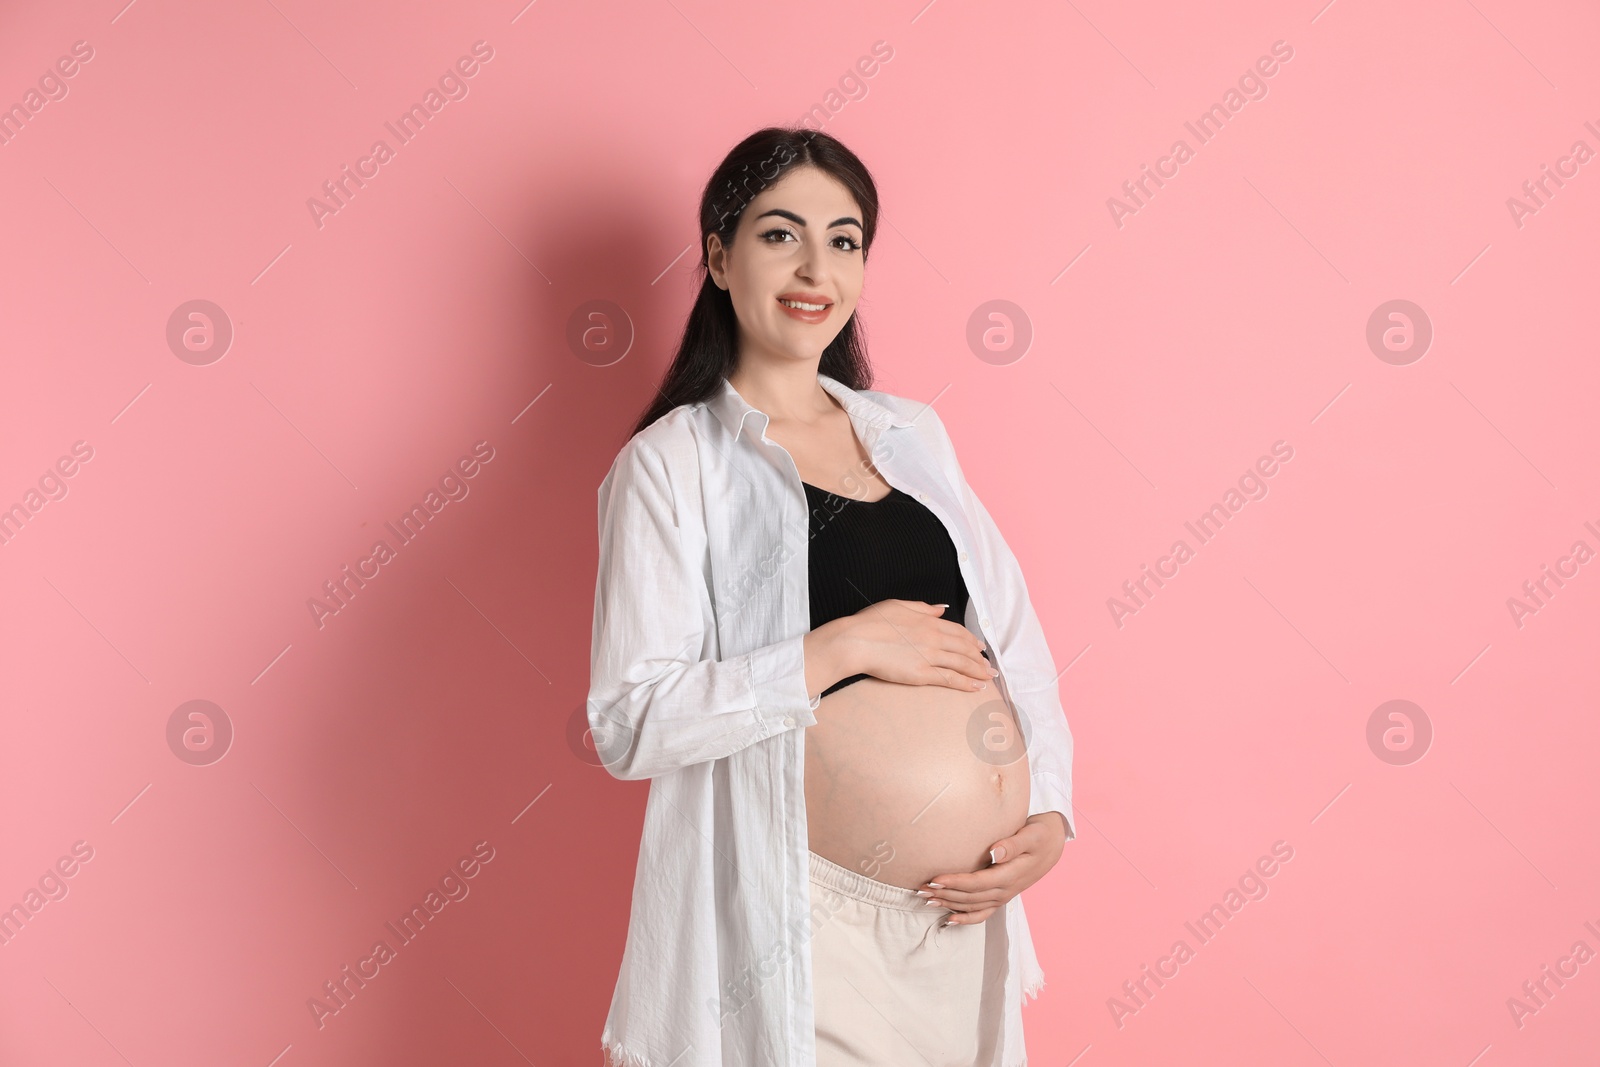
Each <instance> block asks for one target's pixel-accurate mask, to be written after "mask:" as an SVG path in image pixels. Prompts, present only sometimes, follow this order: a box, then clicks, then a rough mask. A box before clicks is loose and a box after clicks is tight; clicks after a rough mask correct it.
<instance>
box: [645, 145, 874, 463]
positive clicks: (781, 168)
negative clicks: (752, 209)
mask: <svg viewBox="0 0 1600 1067" xmlns="http://www.w3.org/2000/svg"><path fill="white" fill-rule="evenodd" d="M806 164H810V165H811V166H814V167H817V168H818V169H820V170H822V171H823V172H825V173H827V174H829V175H831V176H832V177H834V178H835V179H837V180H838V181H839V182H840V184H842V185H843V186H844V187H845V188H846V189H848V190H849V191H850V194H851V195H852V196H854V197H855V199H856V203H857V204H859V205H860V207H861V258H862V262H863V263H865V262H866V257H867V253H868V252H869V251H871V249H872V238H873V234H874V233H876V232H877V229H878V187H877V186H876V185H875V184H873V181H872V175H871V174H870V173H868V171H867V168H866V165H865V164H864V163H862V162H861V160H860V159H858V158H856V154H855V153H854V152H852V151H850V149H848V148H846V147H845V146H844V145H843V144H841V143H839V141H838V140H837V139H835V138H833V137H830V136H829V135H827V134H825V133H823V132H821V131H820V130H812V129H807V128H805V127H780V126H768V127H766V128H765V129H760V130H757V131H756V132H755V133H752V134H751V135H750V136H748V137H746V138H745V139H744V140H742V141H740V142H739V143H738V144H737V145H735V146H734V147H733V150H732V151H730V152H729V153H728V154H727V156H726V157H724V158H723V160H722V163H721V165H719V166H718V167H717V169H716V172H715V173H714V174H712V175H711V180H710V181H708V182H706V187H705V191H704V192H702V193H701V194H700V266H699V272H700V293H699V295H697V296H696V297H695V301H694V307H692V308H690V309H689V318H688V321H686V322H685V323H684V326H683V338H682V340H680V341H679V342H678V353H677V355H675V356H674V357H673V359H672V365H671V366H669V367H668V368H667V372H666V375H665V376H664V377H663V378H662V380H661V384H660V385H659V386H658V387H657V389H656V395H655V398H654V399H653V400H652V401H651V403H650V406H649V407H647V408H645V411H644V414H643V415H641V416H639V421H638V422H637V423H636V424H635V425H634V427H633V433H638V432H639V431H640V430H643V429H644V428H645V427H646V426H649V425H650V424H651V423H652V422H655V421H656V420H657V419H659V418H660V417H661V416H663V415H665V414H666V413H667V412H669V411H671V410H672V409H673V408H675V407H677V406H678V405H680V404H692V403H694V402H696V401H698V400H706V399H709V398H710V397H711V396H712V395H714V394H715V393H716V392H717V391H718V390H719V389H721V387H722V379H723V378H724V377H726V376H727V375H729V374H731V373H733V370H734V368H735V365H736V363H737V362H738V356H739V346H738V341H739V320H738V318H737V316H736V315H735V314H734V310H733V298H732V297H731V296H730V295H729V294H728V291H727V290H726V289H722V288H719V287H718V286H717V284H716V282H714V281H712V280H711V273H710V270H709V269H708V265H707V260H706V255H707V253H706V238H707V237H709V236H710V235H711V234H713V233H714V234H717V235H718V236H719V237H720V238H721V239H722V243H723V245H724V246H731V245H732V244H733V233H734V230H735V229H736V228H737V227H738V225H739V219H740V217H741V216H742V215H743V213H744V209H745V207H746V206H747V205H748V204H749V203H750V201H751V200H754V199H755V197H756V195H757V194H759V193H760V192H761V191H762V190H763V189H765V188H767V187H768V186H770V185H772V184H774V183H775V182H777V181H778V179H779V178H781V177H783V175H784V174H786V173H787V172H789V171H790V170H792V169H794V168H795V167H799V166H803V165H806ZM859 310H860V308H859V305H858V306H857V311H859ZM817 372H818V373H819V374H826V375H827V376H828V377H830V378H833V379H834V380H836V381H839V382H842V383H844V384H845V385H847V386H849V387H850V388H851V389H857V390H860V389H870V388H871V387H872V366H871V364H869V363H868V362H867V349H866V339H865V337H864V335H863V334H862V331H861V327H860V325H859V324H858V323H857V322H856V315H854V314H852V315H851V316H850V320H849V321H848V322H846V323H845V324H844V328H843V329H841V330H840V331H839V333H838V335H837V336H836V337H834V339H833V341H832V342H831V343H830V344H829V345H828V347H827V348H825V349H823V351H822V358H821V360H820V361H819V363H818V365H817Z"/></svg>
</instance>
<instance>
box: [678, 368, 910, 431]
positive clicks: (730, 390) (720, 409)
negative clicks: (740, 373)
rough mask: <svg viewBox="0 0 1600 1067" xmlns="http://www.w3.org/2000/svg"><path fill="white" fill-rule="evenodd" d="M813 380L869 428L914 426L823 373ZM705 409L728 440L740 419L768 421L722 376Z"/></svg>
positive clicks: (740, 425) (761, 412)
mask: <svg viewBox="0 0 1600 1067" xmlns="http://www.w3.org/2000/svg"><path fill="white" fill-rule="evenodd" d="M817 381H818V383H819V384H821V386H822V387H823V388H824V389H826V390H827V391H828V392H829V393H831V394H832V395H833V396H834V398H835V399H837V400H838V401H839V405H840V406H841V407H842V408H844V410H845V412H846V414H848V415H850V416H851V417H853V418H856V419H860V420H861V421H863V422H865V423H867V425H869V426H875V427H878V428H879V429H882V428H884V427H887V426H911V425H914V424H913V423H912V421H911V420H910V419H908V418H906V417H904V416H903V415H900V414H899V413H898V412H895V411H892V410H890V409H889V408H887V407H885V406H884V405H882V404H880V403H878V401H876V400H874V399H872V398H871V397H870V396H868V395H867V394H866V393H864V392H858V391H856V390H854V389H852V388H850V387H849V386H848V385H845V384H844V383H843V382H841V381H837V380H835V379H833V378H830V377H828V376H827V375H826V374H822V373H820V372H819V373H818V374H817ZM706 406H707V407H709V408H710V409H711V413H712V414H713V415H715V416H716V417H717V419H718V421H720V422H721V423H722V425H723V426H724V427H725V428H726V429H727V431H728V434H729V435H730V436H732V437H738V436H739V434H740V432H741V431H742V430H743V429H744V420H745V419H746V418H747V417H748V416H750V415H760V416H761V417H762V418H768V416H767V413H766V412H764V411H762V410H760V409H759V408H755V407H752V406H751V405H750V403H749V402H748V401H746V400H745V398H744V397H742V396H740V395H739V390H737V389H735V388H734V387H733V383H732V382H730V381H728V379H727V378H726V377H723V379H722V387H721V389H720V390H719V391H718V392H717V393H716V394H715V395H713V396H712V397H711V399H709V400H707V401H706ZM765 429H766V428H765V426H763V427H762V430H763V432H765Z"/></svg>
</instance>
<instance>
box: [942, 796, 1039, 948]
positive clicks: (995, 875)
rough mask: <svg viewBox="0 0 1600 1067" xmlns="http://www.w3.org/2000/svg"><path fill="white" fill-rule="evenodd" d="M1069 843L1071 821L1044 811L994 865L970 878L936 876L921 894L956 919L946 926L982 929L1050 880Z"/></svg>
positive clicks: (998, 847)
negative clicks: (1002, 910) (1018, 898)
mask: <svg viewBox="0 0 1600 1067" xmlns="http://www.w3.org/2000/svg"><path fill="white" fill-rule="evenodd" d="M1066 843H1067V821H1066V819H1065V818H1063V817H1062V815H1061V813H1060V812H1059V811H1041V812H1040V813H1039V814H1037V815H1030V816H1029V817H1028V821H1027V822H1025V823H1023V825H1022V829H1020V830H1018V831H1017V832H1016V833H1014V834H1012V835H1011V836H1010V837H1007V838H1002V839H1001V840H999V841H996V842H995V844H994V849H993V853H994V863H993V864H992V865H990V866H988V867H985V868H983V870H981V871H972V872H971V873H968V874H943V875H935V876H934V877H933V879H932V880H931V881H929V882H926V883H924V884H923V886H922V888H921V889H920V890H918V891H917V892H918V894H919V895H921V896H925V897H928V898H930V899H931V900H932V901H933V902H934V906H936V907H941V908H947V909H949V910H950V911H951V912H953V913H954V914H952V915H951V916H950V918H949V919H948V920H946V921H945V923H944V925H946V926H967V925H970V924H972V923H981V922H983V921H984V920H985V919H987V918H988V917H989V916H991V915H993V914H994V913H995V912H996V911H998V910H999V909H1000V908H1001V907H1003V906H1004V905H1005V903H1006V901H1008V900H1010V899H1011V898H1012V897H1014V896H1016V895H1017V894H1018V893H1020V892H1022V891H1023V890H1024V889H1026V888H1028V887H1029V886H1030V885H1032V884H1033V883H1035V882H1037V881H1038V880H1039V879H1041V878H1043V877H1044V876H1045V875H1046V874H1048V873H1049V871H1050V868H1051V867H1054V866H1055V865H1056V861H1057V860H1059V859H1060V858H1061V850H1062V849H1063V848H1064V847H1066Z"/></svg>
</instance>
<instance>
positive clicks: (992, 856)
mask: <svg viewBox="0 0 1600 1067" xmlns="http://www.w3.org/2000/svg"><path fill="white" fill-rule="evenodd" d="M989 862H990V863H999V862H1000V861H999V860H997V859H995V858H994V849H992V848H991V849H990V850H989Z"/></svg>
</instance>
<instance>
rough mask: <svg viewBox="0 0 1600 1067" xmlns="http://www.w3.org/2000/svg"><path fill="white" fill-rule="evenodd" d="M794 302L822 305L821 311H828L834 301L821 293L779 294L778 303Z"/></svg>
mask: <svg viewBox="0 0 1600 1067" xmlns="http://www.w3.org/2000/svg"><path fill="white" fill-rule="evenodd" d="M785 300H792V301H794V302H795V303H797V304H820V305H822V307H821V310H823V311H826V310H828V309H829V308H830V307H832V306H833V301H831V300H829V299H828V298H827V297H825V296H823V295H822V294H821V293H779V294H778V301H779V302H780V303H782V302H783V301H785Z"/></svg>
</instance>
